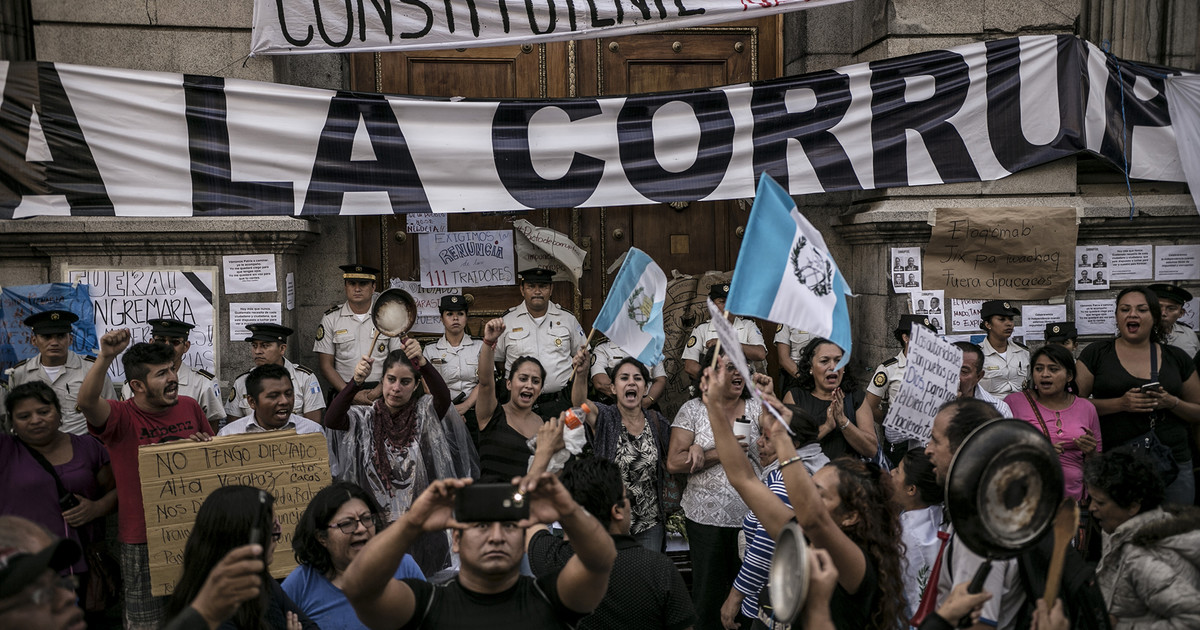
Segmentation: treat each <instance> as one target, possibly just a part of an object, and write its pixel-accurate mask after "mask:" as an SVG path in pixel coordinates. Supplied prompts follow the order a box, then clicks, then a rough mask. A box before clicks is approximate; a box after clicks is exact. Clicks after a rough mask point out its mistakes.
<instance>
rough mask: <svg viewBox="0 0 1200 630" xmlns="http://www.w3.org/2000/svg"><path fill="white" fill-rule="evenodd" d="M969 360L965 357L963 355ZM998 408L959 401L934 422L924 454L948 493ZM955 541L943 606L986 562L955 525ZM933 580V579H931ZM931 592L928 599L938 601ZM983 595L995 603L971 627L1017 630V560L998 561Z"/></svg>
mask: <svg viewBox="0 0 1200 630" xmlns="http://www.w3.org/2000/svg"><path fill="white" fill-rule="evenodd" d="M964 354H966V353H964ZM1000 417H1001V416H1000V413H999V412H997V411H996V409H995V408H994V407H992V406H991V405H988V404H986V403H984V402H983V401H980V400H975V399H971V398H958V399H956V400H951V401H950V402H948V403H946V404H944V405H942V406H941V408H940V409H938V412H937V415H936V416H934V417H933V435H932V437H931V438H930V440H929V445H928V446H926V447H925V454H926V455H928V456H929V460H930V462H931V463H932V464H933V471H934V474H935V475H936V476H937V483H938V485H939V486H941V487H943V488H945V487H946V475H947V474H948V473H949V470H950V462H951V461H953V459H954V454H955V453H957V452H958V448H959V447H960V446H962V443H963V441H964V440H966V439H967V436H968V435H970V434H971V432H972V431H974V430H975V429H977V428H979V427H981V426H983V425H984V424H987V423H988V422H991V421H992V420H996V419H998V418H1000ZM948 532H949V533H950V535H951V536H950V539H949V542H948V543H947V544H944V545H943V546H942V548H941V550H940V551H939V552H938V555H939V556H940V561H941V571H940V573H939V574H938V575H937V576H936V579H937V593H936V594H937V598H938V602H939V603H942V604H944V603H945V602H946V600H947V598H948V597H949V595H950V590H951V587H952V586H953V585H955V584H958V583H960V582H969V581H971V579H972V578H973V577H974V576H975V572H976V570H978V569H979V566H980V565H981V564H983V563H984V561H985V560H986V559H985V558H983V557H981V556H979V555H977V554H975V552H973V551H971V550H970V549H969V548H967V546H966V545H965V544H963V543H962V541H961V539H959V537H958V536H957V535H955V534H954V527H953V524H950V526H949V527H948ZM930 579H931V580H932V579H934V578H933V577H931V578H930ZM931 590H932V589H927V592H926V597H930V596H932V595H933V593H932V592H930V591H931ZM983 590H985V591H987V592H989V593H991V594H992V595H994V597H993V598H992V599H991V600H990V601H988V602H987V603H986V604H984V605H983V612H982V614H981V615H980V619H979V621H978V622H977V623H976V624H975V625H974V626H972V628H975V630H984V629H988V630H990V629H991V628H997V629H999V630H1008V629H1010V628H1014V627H1016V624H1017V617H1018V613H1019V612H1020V611H1021V607H1022V605H1023V604H1024V602H1025V588H1024V585H1023V584H1022V582H1021V575H1020V571H1019V570H1018V567H1017V561H1016V560H997V561H994V562H993V563H992V571H991V573H989V574H988V577H987V580H986V581H985V582H984V583H983Z"/></svg>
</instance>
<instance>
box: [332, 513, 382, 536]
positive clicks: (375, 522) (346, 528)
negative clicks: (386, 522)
mask: <svg viewBox="0 0 1200 630" xmlns="http://www.w3.org/2000/svg"><path fill="white" fill-rule="evenodd" d="M360 523H361V524H362V526H363V527H364V528H365V529H366V530H367V531H371V530H377V529H379V528H380V527H382V526H383V523H382V519H380V518H379V515H378V514H364V515H362V516H360V517H358V518H348V519H346V520H344V521H338V522H336V523H334V524H333V525H326V526H325V527H326V528H328V529H334V528H336V529H340V530H342V533H343V534H353V533H354V532H356V531H358V526H359V524H360Z"/></svg>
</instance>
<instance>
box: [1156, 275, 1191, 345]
mask: <svg viewBox="0 0 1200 630" xmlns="http://www.w3.org/2000/svg"><path fill="white" fill-rule="evenodd" d="M1150 290H1151V291H1154V294H1155V295H1157V296H1158V304H1159V306H1161V307H1162V327H1163V332H1164V333H1165V334H1166V336H1167V345H1171V346H1175V347H1176V348H1179V349H1180V350H1183V351H1184V352H1186V353H1187V355H1188V356H1189V357H1193V358H1194V357H1195V356H1196V353H1197V352H1200V340H1197V339H1196V331H1195V330H1192V327H1191V326H1188V325H1187V324H1185V323H1183V322H1181V321H1179V318H1180V317H1183V314H1184V312H1185V309H1186V308H1187V303H1188V302H1190V301H1191V300H1192V294H1191V292H1189V291H1188V290H1187V289H1185V288H1183V287H1177V286H1175V285H1173V284H1152V285H1150Z"/></svg>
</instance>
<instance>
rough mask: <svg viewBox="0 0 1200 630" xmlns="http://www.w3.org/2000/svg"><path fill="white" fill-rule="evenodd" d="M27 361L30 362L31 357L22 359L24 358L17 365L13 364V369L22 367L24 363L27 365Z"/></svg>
mask: <svg viewBox="0 0 1200 630" xmlns="http://www.w3.org/2000/svg"><path fill="white" fill-rule="evenodd" d="M26 363H29V359H22V360H21V361H20V362H19V363H17V364H16V365H14V366H12V369H14V370H15V369H17V368H19V367H21V366H22V365H25V364H26Z"/></svg>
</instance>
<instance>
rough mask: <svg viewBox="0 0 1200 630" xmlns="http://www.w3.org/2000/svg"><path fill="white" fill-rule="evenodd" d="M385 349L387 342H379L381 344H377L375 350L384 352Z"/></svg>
mask: <svg viewBox="0 0 1200 630" xmlns="http://www.w3.org/2000/svg"><path fill="white" fill-rule="evenodd" d="M386 350H387V344H386V343H381V344H379V347H378V348H376V349H375V352H384V351H386Z"/></svg>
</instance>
